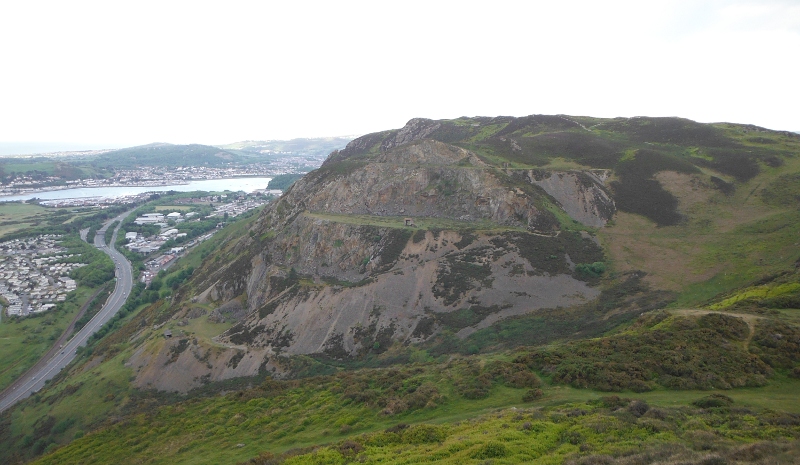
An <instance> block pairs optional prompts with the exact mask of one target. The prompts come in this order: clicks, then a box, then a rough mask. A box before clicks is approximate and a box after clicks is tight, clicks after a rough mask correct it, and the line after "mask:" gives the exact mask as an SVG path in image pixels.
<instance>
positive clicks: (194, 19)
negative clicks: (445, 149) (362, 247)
mask: <svg viewBox="0 0 800 465" xmlns="http://www.w3.org/2000/svg"><path fill="white" fill-rule="evenodd" d="M798 50H800V1H764V0H760V1H705V2H696V1H684V2H681V1H658V0H654V1H647V2H642V1H631V2H617V1H606V2H597V1H563V2H552V1H547V2H533V1H528V2H524V1H519V2H510V1H505V2H504V1H494V2H485V1H482V2H470V1H452V2H450V1H446V2H445V1H439V2H435V1H425V2H421V1H412V0H404V1H402V2H389V1H386V2H375V1H365V2H349V1H339V2H302V1H296V2H235V1H233V2H231V1H226V2H203V1H137V2H109V1H97V2H90V1H74V0H73V1H69V2H60V1H43V2H42V1H40V2H37V1H26V2H3V3H2V4H0V64H1V65H2V69H3V72H2V73H0V142H8V141H17V142H19V141H38V142H52V141H57V142H80V143H92V144H93V145H96V144H103V143H108V144H112V143H113V144H127V145H134V144H144V143H149V142H154V141H162V142H173V143H189V142H197V143H226V142H234V141H238V140H245V139H287V138H293V137H313V136H333V135H347V134H363V133H368V132H372V131H378V130H382V129H389V128H396V127H400V126H402V125H403V124H404V123H405V122H406V121H407V120H408V119H410V118H412V117H428V118H456V117H459V116H478V115H485V116H495V115H513V116H521V115H527V114H532V113H549V114H553V113H564V114H572V115H592V116H603V117H614V116H636V115H649V116H683V117H687V118H691V119H694V120H698V121H703V122H713V121H733V122H741V123H753V124H758V125H761V126H766V127H769V128H773V129H787V130H798V129H800V118H798V117H797V116H796V112H797V110H796V109H797V108H798V107H799V106H800V97H798V93H797V92H796V89H797V84H796V80H797V75H798V69H800V66H798V65H797V61H798V60H797V58H796V55H797V51H798Z"/></svg>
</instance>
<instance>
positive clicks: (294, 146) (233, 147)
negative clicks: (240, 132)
mask: <svg viewBox="0 0 800 465" xmlns="http://www.w3.org/2000/svg"><path fill="white" fill-rule="evenodd" d="M353 139H354V137H349V136H341V137H315V138H300V139H291V140H247V141H242V142H235V143H233V144H226V145H218V146H217V147H219V148H221V149H223V150H229V151H234V152H237V151H238V152H245V153H249V154H256V153H257V154H261V155H280V154H295V155H317V156H327V155H328V154H329V153H331V152H333V151H334V150H338V149H341V148H343V147H344V146H346V145H347V144H348V143H349V142H350V141H351V140H353Z"/></svg>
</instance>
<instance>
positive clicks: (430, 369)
mask: <svg viewBox="0 0 800 465" xmlns="http://www.w3.org/2000/svg"><path fill="white" fill-rule="evenodd" d="M783 324H784V323H783V322H782V319H781V318H767V319H764V320H763V321H760V322H759V323H758V324H757V325H756V336H755V338H754V339H753V340H752V342H750V343H749V344H750V345H751V346H754V345H756V344H762V343H760V342H756V341H759V340H760V339H759V336H758V334H759V332H760V331H767V332H769V331H772V329H771V328H772V327H773V326H774V325H779V326H780V325H783ZM743 325H744V326H743ZM746 327H747V325H746V324H744V323H742V322H741V321H740V320H739V319H738V318H737V317H735V316H730V315H723V314H718V313H712V314H708V315H704V316H684V315H673V316H670V315H666V314H658V313H656V314H653V315H647V316H645V317H642V318H641V319H640V320H638V321H637V322H636V324H634V325H633V326H632V327H631V328H630V329H628V330H626V331H624V332H622V333H620V334H617V335H613V336H607V337H603V338H600V339H594V340H587V341H582V342H578V343H570V344H568V345H556V346H552V347H549V348H545V349H525V350H517V351H514V352H510V353H498V354H495V355H492V356H468V357H456V358H452V357H451V358H449V360H444V361H441V362H433V363H431V362H428V363H416V364H410V365H406V366H403V367H396V368H384V369H368V370H359V371H342V372H340V373H337V374H335V375H329V376H317V377H312V378H305V379H301V380H287V381H275V380H268V381H265V382H263V383H262V384H260V385H258V386H257V387H255V388H250V389H243V390H239V391H234V392H229V393H228V394H226V395H224V396H219V395H216V396H208V393H206V394H204V395H203V394H201V393H197V394H200V396H199V397H194V398H193V399H189V400H185V401H178V402H177V403H174V402H175V400H178V399H176V398H172V399H170V398H169V397H168V396H160V397H159V396H156V397H153V398H148V397H147V396H146V395H138V396H131V397H129V401H128V402H129V404H128V405H127V407H126V408H125V409H123V411H125V412H126V413H127V415H123V416H122V417H120V418H117V419H116V420H115V421H114V422H113V423H108V422H107V423H106V425H105V426H102V427H101V428H100V429H99V430H97V431H96V432H94V433H92V434H88V435H86V436H84V437H82V438H78V439H76V440H75V441H74V442H73V443H72V444H70V445H69V446H67V447H64V448H62V449H58V450H56V451H55V452H54V453H53V454H52V455H49V456H48V457H46V458H44V459H42V460H40V461H39V462H37V463H109V462H118V461H120V460H123V461H125V460H133V461H143V462H147V463H221V462H229V463H232V462H235V461H244V460H247V459H249V458H254V461H253V462H252V463H346V462H347V461H348V460H352V459H353V458H355V457H356V456H362V457H363V458H364V460H367V461H381V462H383V461H388V463H409V462H414V461H416V460H419V459H420V458H422V457H425V456H429V457H430V454H434V456H435V457H437V458H438V459H440V460H450V461H452V462H453V463H473V462H474V463H480V461H481V460H485V459H499V460H500V461H501V462H502V463H515V462H519V461H526V460H533V459H536V460H542V461H543V462H542V463H562V461H563V460H565V459H568V460H579V459H580V457H583V456H586V457H592V456H614V457H623V456H628V455H630V454H632V453H635V454H656V455H658V454H666V455H665V457H672V456H675V457H694V458H698V457H700V458H702V457H705V456H708V455H709V454H710V453H712V452H713V454H715V455H717V456H719V457H742V458H743V459H744V460H745V462H747V461H748V460H749V459H748V457H750V456H748V455H747V454H748V453H750V454H755V455H758V457H762V456H763V454H767V453H769V454H779V455H780V454H784V453H785V454H787V455H788V456H792V455H795V454H796V453H797V450H796V449H797V445H796V443H795V442H792V441H797V440H798V439H800V415H798V414H800V410H798V405H797V404H796V402H794V401H793V399H796V396H797V395H798V394H800V380H797V379H794V378H790V377H787V375H786V374H785V373H786V372H785V368H783V367H784V365H782V363H783V362H780V361H779V359H780V357H772V358H771V357H763V356H758V355H755V354H753V353H748V352H747V350H748V349H747V348H746V346H745V345H743V341H746V340H747V336H748V330H747V329H746ZM792 338H794V339H796V336H792ZM794 339H793V340H794ZM626 345H627V347H632V348H634V347H635V348H636V349H635V350H626V349H624V347H626ZM674 346H682V347H677V348H676V350H677V351H676V352H671V351H670V347H674ZM730 347H739V348H740V349H739V350H740V352H733V353H731V352H730ZM726 348H727V349H726ZM603 350H611V351H613V353H615V354H616V359H608V358H607V357H605V356H604V355H603ZM760 350H762V349H760ZM709 351H711V352H712V353H713V354H718V355H713V354H712V353H709ZM775 353H778V354H780V353H786V354H787V356H789V357H790V358H791V357H793V356H795V357H796V353H795V355H791V354H792V348H791V347H787V348H786V349H783V350H782V349H778V350H777V352H775ZM557 354H560V355H557ZM592 354H596V355H592ZM593 356H594V357H599V358H600V360H603V362H602V363H606V364H607V365H603V364H602V363H594V362H593V360H592V358H591V357H593ZM554 357H555V358H554ZM676 357H678V358H680V357H684V359H685V360H687V363H679V365H676V366H680V367H681V370H677V371H676V370H674V369H671V368H670V365H669V363H668V362H670V361H673V362H674V361H676V360H677V359H676ZM686 357H688V358H686ZM713 357H722V358H724V359H725V360H726V363H717V361H716V359H713ZM737 357H740V358H742V357H743V358H744V360H747V361H744V360H739V358H737ZM124 359H125V357H124V355H123V354H120V355H118V356H116V357H114V359H113V360H111V361H110V363H104V364H102V365H101V367H102V366H105V365H108V366H109V367H117V368H115V370H123V371H124V368H123V367H122V363H123V362H124ZM712 359H713V360H712ZM693 360H696V361H697V363H699V365H697V366H695V365H693V363H695V362H694V361H693ZM704 361H705V362H712V363H704ZM791 363H797V360H794V361H793V362H791ZM586 370H588V372H587V371H586ZM604 370H605V371H607V373H608V374H604V373H605V372H604ZM93 373H94V375H95V377H100V378H101V379H109V378H110V376H112V374H111V372H109V371H108V368H99V369H94V372H93ZM579 373H583V374H579ZM592 373H594V374H595V375H592ZM631 375H634V376H635V375H641V376H642V380H643V381H642V382H644V383H646V382H647V380H648V379H654V380H657V382H656V383H653V384H652V385H646V384H645V385H639V384H637V383H636V382H635V381H636V380H635V379H632V378H631ZM651 376H652V378H651ZM750 377H755V378H752V379H751V378H750ZM122 378H124V375H123V376H122V377H118V379H122ZM609 379H612V380H618V383H617V384H608V381H607V380H609ZM698 381H700V383H698ZM73 382H74V383H77V384H78V385H79V386H78V388H77V392H80V391H81V390H80V384H81V383H82V381H81V380H80V379H79V378H75V380H74V381H73ZM83 382H84V383H85V382H87V381H83ZM703 383H706V384H703ZM101 386H102V383H101ZM732 386H742V387H741V388H737V389H731V387H732ZM745 386H749V387H745ZM576 387H579V388H577V389H576ZM630 388H633V389H634V390H635V391H642V390H644V391H649V392H644V393H631V391H630ZM101 389H102V388H101ZM217 389H220V390H221V389H225V387H224V386H220V387H218V388H217ZM675 389H677V390H678V391H675ZM720 389H722V390H721V391H720ZM225 390H228V389H225ZM608 391H622V392H623V394H622V395H620V397H616V396H610V395H609V394H605V393H604V392H608ZM61 396H63V391H62V393H61V394H59V393H57V392H54V393H52V394H49V395H47V394H46V395H43V396H42V399H41V400H42V403H43V404H49V403H51V401H52V399H55V403H54V404H55V405H56V406H58V405H62V406H63V407H61V408H66V407H67V406H66V405H65V404H64V403H63V402H61V401H60V399H59V398H60V397H61ZM626 398H627V399H626ZM630 398H635V399H636V400H631V399H630ZM84 401H86V402H89V405H91V404H92V402H91V401H89V399H87V398H84ZM106 401H108V396H107V400H106ZM587 401H588V403H587ZM781 410H782V411H785V412H786V413H780V411H781ZM20 414H21V412H20ZM53 418H54V419H53V420H50V423H51V424H50V425H49V428H50V429H53V428H55V425H57V424H58V422H57V421H56V420H55V417H53ZM120 420H121V421H120ZM61 421H64V420H61ZM409 425H410V426H409ZM41 428H45V427H40V429H41ZM33 439H35V438H32V439H31V440H33ZM754 443H755V444H758V445H757V446H754ZM320 446H322V447H321V448H318V447H320ZM748 447H751V448H755V449H757V450H761V448H764V449H765V450H768V451H771V452H759V453H755V452H752V451H751V452H745V451H746V450H748ZM398 454H399V455H398ZM737 454H738V455H737ZM759 454H761V455H759ZM644 456H647V455H644ZM255 457H260V458H255ZM415 457H416V458H415ZM750 458H752V457H750ZM268 459H269V460H273V462H269V461H267V460H268ZM258 460H262V462H259V461H258ZM586 460H588V459H586ZM640 460H642V461H641V462H639V463H648V462H647V461H646V459H644V458H642V459H640ZM587 463H588V462H587ZM598 463H606V462H598ZM720 463H722V462H720ZM748 463H749V462H748ZM778 463H782V462H778Z"/></svg>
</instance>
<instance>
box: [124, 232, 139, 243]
mask: <svg viewBox="0 0 800 465" xmlns="http://www.w3.org/2000/svg"><path fill="white" fill-rule="evenodd" d="M138 235H139V233H137V232H136V231H132V232H128V233H125V239H128V240H131V241H135V240H136V236H138Z"/></svg>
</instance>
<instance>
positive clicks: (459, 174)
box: [136, 120, 613, 389]
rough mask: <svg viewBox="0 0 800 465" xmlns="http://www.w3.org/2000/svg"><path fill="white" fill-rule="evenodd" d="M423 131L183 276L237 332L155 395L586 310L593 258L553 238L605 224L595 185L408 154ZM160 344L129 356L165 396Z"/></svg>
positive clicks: (583, 236) (338, 175) (295, 195)
mask: <svg viewBox="0 0 800 465" xmlns="http://www.w3.org/2000/svg"><path fill="white" fill-rule="evenodd" d="M430 123H431V122H430V121H427V120H419V121H416V120H413V121H412V122H410V123H409V125H408V126H407V127H406V128H404V129H403V130H401V131H399V132H397V134H396V135H395V136H394V137H389V138H388V139H386V140H388V141H389V142H386V141H384V142H383V144H382V145H381V147H380V149H379V150H377V151H375V152H374V153H373V154H371V155H370V156H366V157H365V156H360V157H350V158H348V157H345V158H340V159H339V161H330V160H329V162H326V164H325V166H323V168H322V169H320V170H318V171H316V172H314V173H311V174H309V175H307V176H305V177H304V178H303V179H301V180H299V181H298V182H297V183H296V184H295V185H294V186H293V187H292V188H291V189H290V191H289V192H287V193H286V194H285V195H284V196H283V197H282V198H281V199H280V200H279V201H278V202H276V203H275V204H273V205H272V206H270V207H269V208H268V209H266V210H264V211H263V212H262V215H261V216H260V217H259V218H258V220H257V221H256V222H255V223H254V225H253V227H252V228H251V230H250V232H249V234H248V235H247V236H246V237H244V238H242V239H241V240H240V241H239V242H238V244H237V245H236V247H235V248H234V249H233V250H232V255H231V256H228V257H226V258H227V263H225V264H223V265H222V266H220V267H219V268H213V269H212V268H210V267H204V269H202V270H200V271H199V272H197V273H196V274H195V276H194V277H193V280H192V286H193V288H194V289H195V291H196V294H195V295H193V296H185V298H189V297H191V298H192V301H193V302H195V303H199V304H204V303H205V304H212V305H218V306H219V305H223V304H226V303H229V302H232V301H236V302H240V303H241V304H242V305H243V306H244V308H245V312H244V313H245V314H246V316H245V317H244V318H243V319H242V320H241V321H240V322H239V323H237V324H236V325H235V326H234V327H232V328H231V329H230V330H228V331H227V332H225V333H224V334H222V335H221V336H219V337H218V338H217V343H218V344H220V345H222V346H225V347H227V349H225V350H222V351H221V352H220V350H221V349H218V350H217V351H216V352H214V354H215V355H214V356H213V357H216V358H215V360H216V362H215V363H208V357H206V362H205V365H204V362H201V361H200V359H202V357H194V356H190V355H189V354H191V353H195V352H197V353H201V352H202V350H203V349H202V348H195V349H193V352H192V351H189V352H187V353H186V354H184V355H181V356H180V357H178V358H177V359H176V360H175V363H178V364H186V365H187V366H183V365H181V366H182V367H183V371H185V372H187V373H192V374H193V376H192V380H193V381H191V382H188V381H186V380H183V381H181V382H177V381H175V380H172V381H170V382H169V386H166V387H162V388H168V389H172V388H174V387H175V386H179V387H180V389H188V388H189V387H191V386H192V385H193V383H194V384H196V383H199V382H200V381H199V380H202V379H204V377H205V379H223V378H225V377H230V376H241V375H242V374H253V373H255V372H257V371H258V370H259V369H260V370H265V369H266V370H275V371H276V372H280V370H281V364H280V362H279V360H280V356H284V355H299V354H326V355H327V356H330V357H333V358H343V357H352V356H359V355H362V354H366V353H368V352H381V351H384V350H386V349H387V348H389V347H390V346H391V345H392V344H394V343H397V342H402V343H419V342H423V341H425V340H427V339H428V338H430V337H432V336H433V335H435V334H437V333H440V332H442V331H449V332H452V333H454V334H455V335H457V336H458V337H466V336H467V335H469V334H470V333H472V332H474V331H476V330H478V329H480V328H483V327H486V326H488V325H490V324H491V323H493V322H495V321H497V320H499V319H502V318H505V317H508V316H513V315H520V314H525V313H530V312H535V311H537V310H538V309H543V308H556V307H569V306H573V305H577V304H581V303H584V302H587V301H589V300H591V299H594V298H595V297H597V296H598V294H599V291H598V290H597V289H595V288H594V287H592V285H591V279H590V278H589V277H587V276H585V275H583V274H581V271H580V270H579V267H578V268H576V264H580V263H593V262H597V261H602V260H603V253H602V250H601V249H600V247H599V246H598V245H597V244H596V242H595V241H594V240H593V238H592V237H590V236H589V235H588V234H587V233H578V232H570V231H562V230H561V227H560V223H559V220H558V215H559V214H558V210H559V209H562V210H563V211H565V212H566V213H567V214H569V215H571V216H572V217H573V218H574V219H576V220H577V221H580V222H583V223H584V224H587V225H591V226H601V225H602V224H604V222H605V221H606V220H607V219H608V218H609V217H610V215H611V214H613V202H611V201H610V199H609V198H608V196H607V194H605V190H604V188H603V186H602V178H601V177H600V176H598V175H596V174H591V173H581V172H563V173H545V172H540V171H536V172H534V171H529V170H528V171H526V170H521V171H514V170H500V169H497V168H494V167H491V166H489V165H487V164H486V163H484V162H483V161H481V159H480V158H479V157H477V156H476V155H475V154H473V153H471V152H469V151H468V150H465V149H463V148H459V147H455V146H451V145H448V144H445V143H442V142H437V141H433V140H427V139H422V140H415V139H416V138H420V137H424V136H425V134H426V133H427V132H428V131H429V130H431V129H430V128H431V127H432V126H431V124H430ZM434 126H435V124H434ZM369 137H370V136H367V137H366V139H369ZM409 141H410V142H409ZM368 142H369V141H366V142H365V140H359V139H357V140H356V141H354V142H353V144H354V145H356V146H358V145H359V144H361V145H364V144H367V143H368ZM335 156H337V154H333V155H332V158H333V157H335ZM179 317H180V315H179ZM170 344H172V345H174V344H175V343H174V342H169V343H167V344H165V346H164V347H163V348H161V349H159V350H157V351H156V352H155V355H151V356H146V354H145V353H144V352H143V353H142V354H137V359H136V363H137V364H138V365H137V366H139V367H140V368H139V370H140V373H141V375H140V378H141V379H140V380H139V383H140V385H150V386H154V387H159V383H163V382H162V381H160V380H159V379H157V377H153V376H149V375H148V373H152V370H148V368H147V367H148V366H149V365H148V363H149V362H147V360H150V359H152V360H160V359H161V358H164V357H167V355H164V354H165V353H167V352H168V351H170V350H172V351H173V352H174V349H169V348H167V347H166V346H169V345H170ZM242 354H245V355H242ZM159 357H160V358H159ZM213 357H212V358H213ZM242 357H244V359H245V360H246V363H245V362H242V363H241V364H239V363H236V364H235V366H233V368H232V365H231V363H232V362H231V361H232V360H237V361H238V360H241V359H242ZM220 364H222V365H225V366H226V367H227V368H226V369H221V368H219V365H220ZM189 365H191V367H190V366H189ZM192 367H193V368H192ZM214 367H216V368H214ZM190 368H191V369H190ZM245 372H246V373H245ZM148 383H149V384H148Z"/></svg>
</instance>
